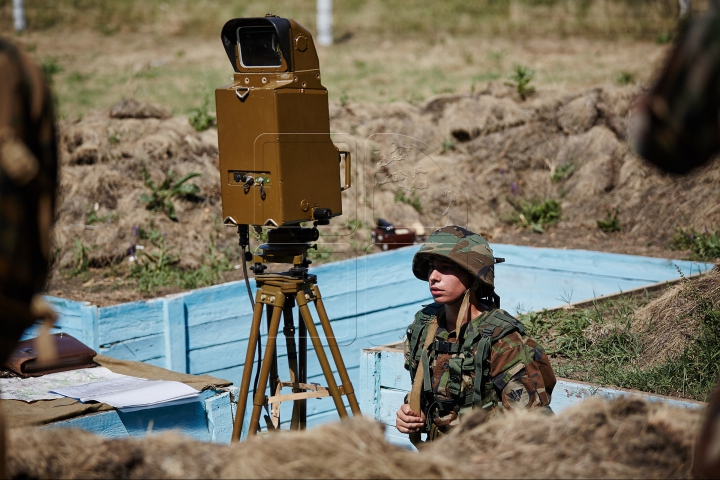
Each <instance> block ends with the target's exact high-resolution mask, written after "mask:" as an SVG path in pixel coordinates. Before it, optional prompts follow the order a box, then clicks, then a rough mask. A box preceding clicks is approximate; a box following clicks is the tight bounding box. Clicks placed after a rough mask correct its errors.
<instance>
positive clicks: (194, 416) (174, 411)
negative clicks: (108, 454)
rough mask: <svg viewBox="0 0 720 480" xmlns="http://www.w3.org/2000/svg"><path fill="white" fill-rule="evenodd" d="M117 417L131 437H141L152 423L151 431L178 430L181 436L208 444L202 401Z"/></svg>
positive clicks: (208, 435)
mask: <svg viewBox="0 0 720 480" xmlns="http://www.w3.org/2000/svg"><path fill="white" fill-rule="evenodd" d="M118 415H119V416H120V419H121V420H122V422H123V425H125V428H126V429H127V431H128V435H129V436H131V437H143V436H145V435H146V434H147V432H148V427H149V426H150V425H151V422H152V431H153V432H161V431H166V430H180V431H182V433H183V435H187V436H190V437H192V438H195V439H196V440H200V441H204V442H209V441H210V433H209V432H208V427H207V420H206V418H205V408H204V402H203V401H197V402H192V403H186V404H183V405H174V406H168V407H156V408H150V409H146V410H138V411H135V412H130V413H123V412H121V411H118Z"/></svg>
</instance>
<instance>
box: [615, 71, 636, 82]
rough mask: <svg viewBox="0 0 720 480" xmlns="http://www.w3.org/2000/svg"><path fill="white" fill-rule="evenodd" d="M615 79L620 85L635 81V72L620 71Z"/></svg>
mask: <svg viewBox="0 0 720 480" xmlns="http://www.w3.org/2000/svg"><path fill="white" fill-rule="evenodd" d="M615 81H616V82H617V83H619V84H620V85H630V84H631V83H633V82H634V81H635V74H634V73H632V72H620V74H619V75H618V76H617V78H616V79H615Z"/></svg>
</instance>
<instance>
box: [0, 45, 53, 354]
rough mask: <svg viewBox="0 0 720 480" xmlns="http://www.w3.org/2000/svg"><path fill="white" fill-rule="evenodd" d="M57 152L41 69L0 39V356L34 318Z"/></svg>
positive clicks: (41, 283)
mask: <svg viewBox="0 0 720 480" xmlns="http://www.w3.org/2000/svg"><path fill="white" fill-rule="evenodd" d="M56 184H57V146H56V130H55V120H54V114H53V102H52V98H51V96H50V90H49V89H48V87H47V85H46V83H45V81H44V79H43V76H42V73H41V72H40V69H39V68H38V67H37V66H35V65H34V64H33V63H32V62H31V61H30V59H29V58H28V57H27V55H25V54H24V53H23V52H22V51H21V50H19V49H18V48H17V47H16V46H14V45H13V44H11V43H10V42H8V41H7V40H4V39H2V38H0V310H2V314H3V321H2V322H0V356H2V357H3V360H4V355H6V354H8V353H9V351H10V349H12V346H13V345H14V344H15V342H16V341H17V340H18V338H19V337H20V335H21V334H22V331H23V330H24V329H25V328H26V327H28V326H29V325H30V324H31V323H32V322H33V321H34V320H35V319H34V318H32V314H31V313H30V303H31V301H32V299H33V296H34V295H35V294H37V293H38V292H40V291H41V290H42V289H44V287H45V282H46V279H47V271H48V257H49V250H50V228H51V226H52V223H53V220H54V202H55V190H56Z"/></svg>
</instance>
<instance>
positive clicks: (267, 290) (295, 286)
mask: <svg viewBox="0 0 720 480" xmlns="http://www.w3.org/2000/svg"><path fill="white" fill-rule="evenodd" d="M295 260H296V262H293V263H295V264H296V265H297V264H298V263H297V257H296V258H295ZM303 260H304V259H303ZM255 261H256V263H257V262H263V261H264V262H268V261H271V260H268V259H267V258H265V259H262V258H261V257H258V256H256V257H255ZM255 281H256V284H257V293H256V298H255V308H254V310H253V319H252V325H251V327H250V328H251V330H250V338H249V340H248V348H247V352H246V354H245V367H244V368H243V376H242V383H241V385H240V394H239V396H238V405H237V413H236V415H235V424H234V427H233V436H232V439H233V441H234V442H236V441H239V440H240V433H241V431H242V427H243V421H244V417H245V405H246V404H247V398H248V394H249V392H250V377H251V374H252V366H253V363H254V361H255V344H256V343H257V341H258V338H259V336H260V323H261V320H262V312H263V308H264V306H265V308H267V310H268V317H269V324H268V337H267V345H266V347H265V354H264V357H263V359H262V362H261V368H260V376H259V379H258V384H257V390H256V391H255V395H254V397H253V410H252V415H251V417H250V424H249V426H248V435H249V436H252V435H255V434H256V433H257V432H258V431H259V429H260V414H261V409H262V408H263V407H264V406H265V405H266V404H270V405H272V416H271V420H272V424H273V426H274V427H275V428H277V427H279V420H280V418H279V415H280V413H279V412H280V403H281V402H286V401H293V402H294V404H293V414H292V421H291V424H290V428H291V429H296V430H299V429H303V428H305V422H306V409H305V401H306V400H307V399H309V398H320V397H326V396H328V395H329V396H330V397H332V399H333V401H334V402H335V408H336V409H337V411H338V414H339V415H340V418H341V419H344V418H347V417H348V414H347V410H346V409H345V405H344V404H343V401H342V396H343V395H345V396H346V397H347V399H348V402H349V403H350V409H351V410H352V413H353V415H354V416H358V415H360V406H359V405H358V402H357V399H356V397H355V392H354V391H353V387H352V383H351V382H350V377H349V376H348V373H347V370H346V369H345V363H344V362H343V359H342V356H341V355H340V349H339V348H338V344H337V341H336V339H335V336H334V334H333V331H332V327H331V325H330V320H329V319H328V316H327V312H326V311H325V307H324V305H323V301H322V297H321V296H320V290H319V289H318V287H317V277H316V276H315V275H307V274H304V275H302V276H298V275H297V274H295V275H293V274H289V273H279V274H265V275H256V277H255ZM308 302H314V304H315V308H316V310H317V312H318V316H319V317H320V325H322V328H323V332H324V333H325V337H326V338H327V343H328V347H329V349H330V352H331V354H332V356H333V360H334V362H335V366H336V367H337V370H338V375H339V377H340V380H341V382H342V384H341V385H340V386H338V385H337V383H336V382H335V377H334V376H333V371H332V368H331V367H330V363H329V362H328V358H327V355H326V354H325V349H324V347H323V345H322V342H321V341H320V338H319V337H318V331H317V328H316V327H315V323H314V320H313V318H312V315H311V313H310V308H309V307H308ZM294 303H295V304H297V307H298V309H299V311H300V318H301V321H299V326H300V329H299V330H300V335H299V340H300V342H299V343H300V345H299V349H298V351H297V354H298V355H296V348H295V327H294V324H293V320H292V309H293V304H294ZM280 313H284V317H285V328H284V329H283V330H284V333H285V336H286V339H287V346H288V363H289V367H290V381H289V382H280V381H276V379H277V354H276V351H275V344H276V340H277V334H278V330H279V327H280ZM307 334H309V335H310V340H311V341H312V343H313V347H314V348H315V353H316V355H317V358H318V361H319V363H320V367H321V368H322V371H323V375H324V376H325V380H326V382H327V387H320V386H318V385H314V384H311V385H309V384H307V383H306V382H307V378H306V376H307V365H306V358H307V336H306V335H307ZM271 373H272V379H271V385H270V390H271V392H273V396H271V397H269V398H268V397H267V396H266V395H265V388H266V386H267V382H268V378H269V377H270V376H271ZM283 387H291V388H292V389H293V393H290V394H286V395H282V394H281V390H282V388H283Z"/></svg>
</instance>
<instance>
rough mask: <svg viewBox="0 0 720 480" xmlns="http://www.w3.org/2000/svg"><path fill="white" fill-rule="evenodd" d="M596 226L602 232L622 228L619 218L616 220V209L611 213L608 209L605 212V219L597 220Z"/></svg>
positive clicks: (616, 230) (615, 230)
mask: <svg viewBox="0 0 720 480" xmlns="http://www.w3.org/2000/svg"><path fill="white" fill-rule="evenodd" d="M597 226H598V228H599V229H600V230H602V231H603V232H619V231H620V230H621V229H622V226H621V225H620V220H618V209H617V208H616V209H615V212H613V213H611V212H610V210H608V211H607V212H605V219H604V220H598V221H597Z"/></svg>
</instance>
